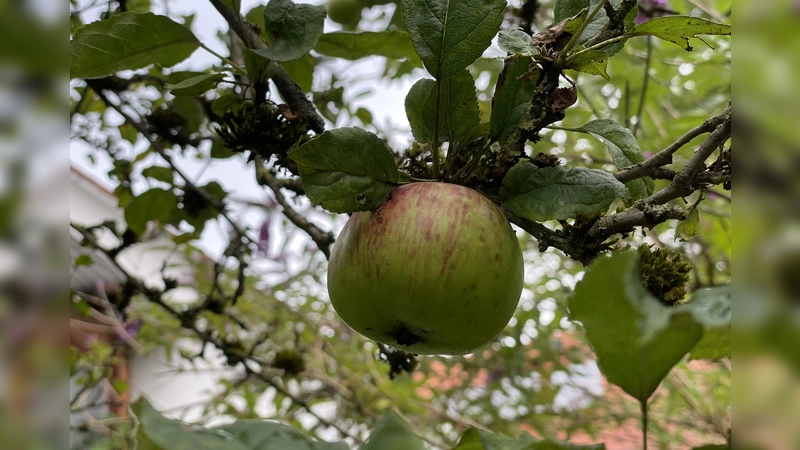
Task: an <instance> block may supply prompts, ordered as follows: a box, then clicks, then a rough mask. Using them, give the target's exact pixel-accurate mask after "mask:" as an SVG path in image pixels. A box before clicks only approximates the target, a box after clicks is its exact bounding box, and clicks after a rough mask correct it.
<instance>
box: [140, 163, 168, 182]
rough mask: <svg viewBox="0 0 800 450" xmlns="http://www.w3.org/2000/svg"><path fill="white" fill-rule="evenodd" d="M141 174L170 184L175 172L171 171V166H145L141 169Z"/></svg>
mask: <svg viewBox="0 0 800 450" xmlns="http://www.w3.org/2000/svg"><path fill="white" fill-rule="evenodd" d="M142 175H144V176H146V177H148V178H152V179H154V180H158V181H163V182H164V183H169V184H172V182H173V181H174V179H175V174H174V173H173V172H172V169H171V168H169V167H161V166H150V167H146V168H145V169H144V170H142Z"/></svg>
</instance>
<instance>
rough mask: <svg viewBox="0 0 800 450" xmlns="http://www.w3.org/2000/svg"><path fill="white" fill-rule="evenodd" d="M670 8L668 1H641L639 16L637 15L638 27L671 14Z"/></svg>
mask: <svg viewBox="0 0 800 450" xmlns="http://www.w3.org/2000/svg"><path fill="white" fill-rule="evenodd" d="M668 6H669V1H668V0H639V14H637V15H636V25H641V24H643V23H645V22H647V21H648V20H650V19H652V18H653V17H658V16H661V15H663V14H664V13H666V12H669V9H668V8H667V7H668Z"/></svg>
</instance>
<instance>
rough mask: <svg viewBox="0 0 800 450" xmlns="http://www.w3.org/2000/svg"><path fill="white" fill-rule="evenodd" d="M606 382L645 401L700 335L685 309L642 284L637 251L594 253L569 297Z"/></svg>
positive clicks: (695, 323) (571, 316) (573, 318)
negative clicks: (670, 304)
mask: <svg viewBox="0 0 800 450" xmlns="http://www.w3.org/2000/svg"><path fill="white" fill-rule="evenodd" d="M569 310H570V318H571V319H572V320H576V321H579V322H581V323H582V324H583V327H584V328H585V329H586V334H587V336H588V338H589V342H590V343H591V345H592V347H594V350H595V352H596V353H597V364H598V366H599V367H600V370H601V371H602V372H603V374H605V376H606V378H607V379H608V381H610V382H612V383H614V384H616V385H617V386H619V387H621V388H622V390H624V391H625V392H627V393H628V394H630V395H631V396H633V397H634V398H636V399H638V400H639V401H640V402H642V403H644V402H646V401H647V399H648V398H649V397H650V395H651V394H652V393H653V391H655V389H656V388H657V387H658V385H659V383H661V380H662V379H663V378H664V377H665V376H666V375H667V373H669V371H670V369H672V367H673V366H674V365H675V364H676V363H677V362H678V361H680V360H681V358H683V356H684V355H686V353H688V352H689V350H691V349H692V347H694V345H695V344H697V342H698V341H699V340H700V338H701V337H702V333H703V329H702V326H701V325H700V324H698V323H697V322H696V321H695V320H694V318H693V315H692V313H691V312H690V311H688V310H687V309H685V308H675V307H673V308H668V307H666V306H663V305H662V304H661V303H660V302H659V301H658V300H656V299H655V298H654V297H653V296H652V295H650V293H649V292H647V291H646V290H645V288H644V287H643V286H642V282H641V275H640V272H639V259H638V254H637V253H635V252H621V253H614V254H612V255H611V256H610V257H601V258H598V259H597V260H596V261H595V262H594V263H593V264H592V265H591V266H590V267H589V268H588V270H587V271H586V274H585V275H584V277H583V280H582V281H581V282H580V283H578V285H577V286H576V288H575V293H574V295H573V296H572V298H571V299H570V300H569Z"/></svg>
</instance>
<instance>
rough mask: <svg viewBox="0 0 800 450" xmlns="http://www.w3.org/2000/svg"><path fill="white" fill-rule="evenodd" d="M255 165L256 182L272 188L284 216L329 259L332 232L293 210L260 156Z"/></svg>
mask: <svg viewBox="0 0 800 450" xmlns="http://www.w3.org/2000/svg"><path fill="white" fill-rule="evenodd" d="M255 165H256V181H257V182H258V184H260V185H262V186H266V187H269V188H270V189H271V190H272V193H273V194H275V200H277V201H278V204H279V205H281V207H282V208H283V214H284V215H285V216H286V218H288V219H289V220H290V221H291V222H292V223H293V224H295V226H297V228H300V229H301V230H303V231H305V232H306V233H308V235H309V236H311V239H312V240H313V241H314V243H315V244H317V247H319V249H320V251H321V252H322V254H324V255H325V258H327V259H330V257H331V250H330V247H331V244H332V243H333V241H334V240H335V238H334V237H333V233H331V232H330V231H322V230H321V229H320V228H319V227H317V226H316V225H314V224H313V223H311V222H309V221H308V219H306V218H305V217H303V215H302V214H300V213H298V212H297V211H295V210H294V208H292V206H291V205H290V204H289V202H287V201H286V197H284V196H283V193H282V192H281V187H283V183H282V182H281V180H278V179H277V178H275V175H273V174H272V172H271V171H270V170H269V169H268V168H266V167H265V166H264V161H263V160H262V159H261V158H260V157H256V160H255Z"/></svg>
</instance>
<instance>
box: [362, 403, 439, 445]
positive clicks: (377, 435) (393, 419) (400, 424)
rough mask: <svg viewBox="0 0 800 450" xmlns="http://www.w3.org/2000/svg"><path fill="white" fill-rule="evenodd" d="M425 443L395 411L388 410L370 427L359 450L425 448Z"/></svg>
mask: <svg viewBox="0 0 800 450" xmlns="http://www.w3.org/2000/svg"><path fill="white" fill-rule="evenodd" d="M426 449H427V447H426V446H425V443H424V442H423V441H422V439H420V438H419V437H418V436H417V435H416V434H414V432H413V431H411V429H409V428H408V425H407V424H406V423H405V421H403V419H401V418H400V417H399V416H398V415H397V414H396V413H394V412H393V411H391V410H389V411H388V412H387V413H386V414H385V415H384V416H383V419H381V421H380V422H378V424H377V425H375V428H373V429H372V433H370V435H369V438H368V439H367V442H366V443H364V445H363V446H361V449H360V450H426Z"/></svg>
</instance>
